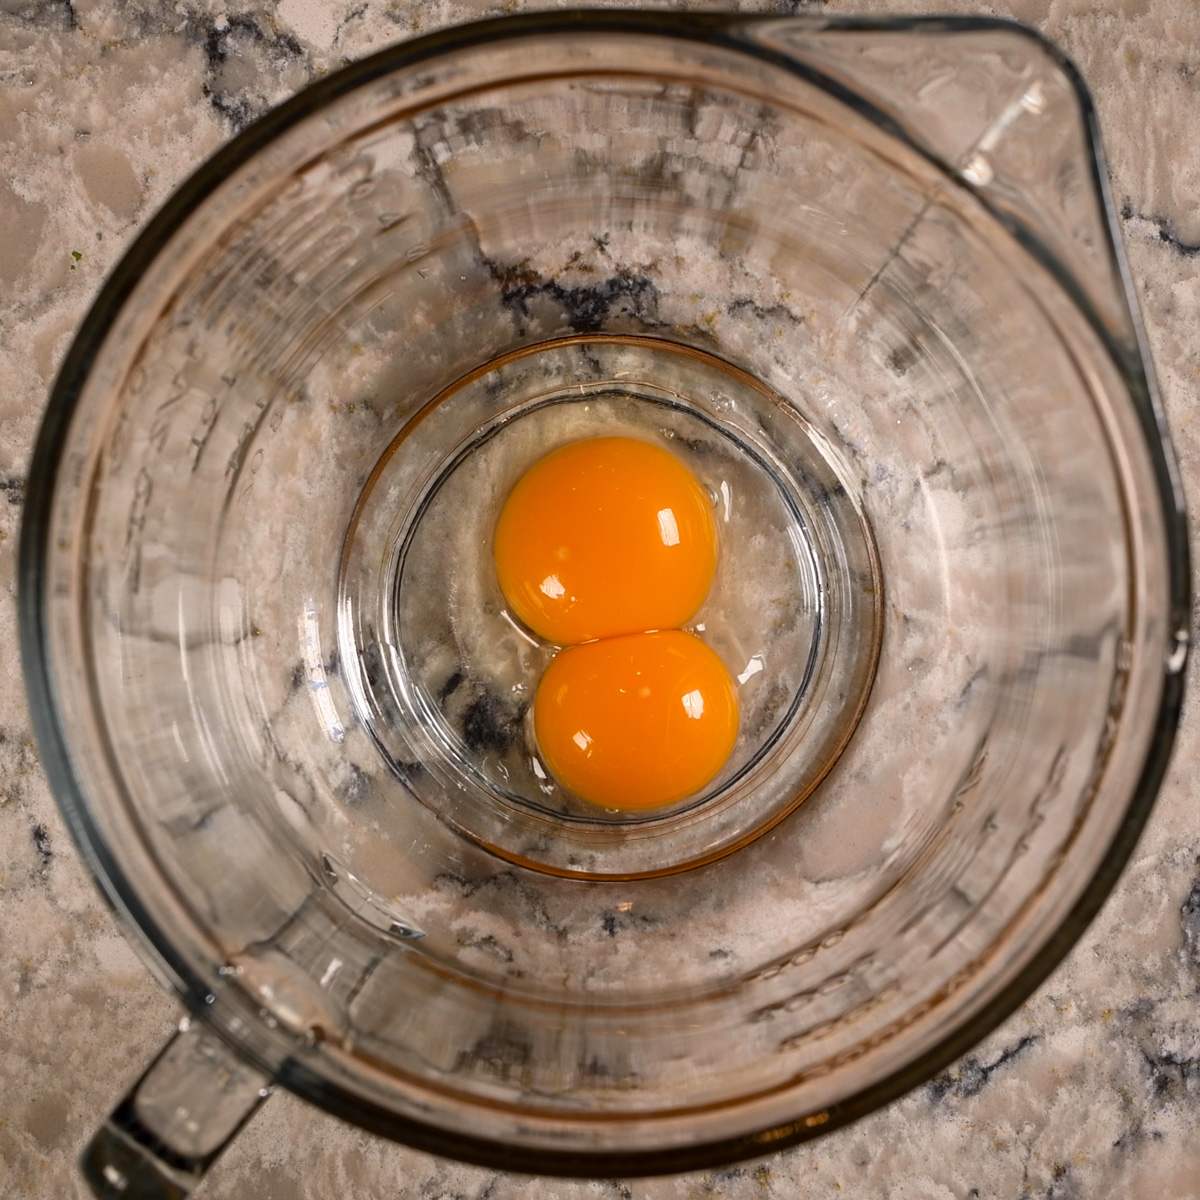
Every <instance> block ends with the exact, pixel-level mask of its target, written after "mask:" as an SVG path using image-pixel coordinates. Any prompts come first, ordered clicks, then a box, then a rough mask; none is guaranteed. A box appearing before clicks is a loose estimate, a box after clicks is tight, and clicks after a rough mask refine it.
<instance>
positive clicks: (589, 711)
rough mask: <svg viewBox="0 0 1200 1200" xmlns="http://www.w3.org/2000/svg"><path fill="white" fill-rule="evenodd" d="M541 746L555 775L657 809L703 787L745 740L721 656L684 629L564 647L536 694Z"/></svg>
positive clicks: (596, 794) (590, 793)
mask: <svg viewBox="0 0 1200 1200" xmlns="http://www.w3.org/2000/svg"><path fill="white" fill-rule="evenodd" d="M533 712H534V731H535V734H536V737H537V743H538V748H539V749H540V751H541V753H542V757H543V758H544V759H545V761H546V765H547V766H548V767H549V768H550V770H551V772H552V773H553V774H554V776H555V778H557V779H558V780H559V782H560V783H563V784H565V785H566V786H567V787H568V788H570V789H571V791H573V792H574V793H575V794H576V795H578V796H580V797H581V798H582V799H584V800H588V801H590V802H591V803H593V804H599V805H602V806H604V807H606V808H620V809H646V808H657V807H659V806H660V805H663V804H671V803H673V802H674V801H676V800H682V799H683V798H684V797H685V796H690V795H691V794H692V793H693V792H697V791H699V790H700V789H701V788H702V787H703V786H704V785H705V784H706V783H708V782H709V780H711V779H712V778H713V776H715V775H716V773H717V772H718V771H719V770H720V769H721V767H722V765H723V764H724V763H725V760H726V759H727V758H728V757H729V754H730V751H731V750H732V749H733V745H734V742H735V741H736V739H737V728H738V703H737V693H736V691H735V689H734V684H733V680H732V679H731V678H730V677H729V672H728V671H726V669H725V666H724V664H723V663H722V662H721V660H720V659H719V658H718V657H717V656H716V654H714V653H713V651H712V650H710V649H709V648H708V647H707V646H706V645H705V644H704V643H703V642H701V641H700V640H699V639H698V638H696V637H693V636H692V635H691V634H689V633H684V632H682V631H681V630H668V631H665V632H661V633H636V634H630V635H627V636H624V637H615V638H605V639H603V640H601V641H596V642H588V643H586V644H585V645H582V646H572V647H570V648H569V649H566V650H563V651H561V652H560V653H559V654H558V655H557V656H556V657H555V658H554V660H553V661H552V662H551V663H550V666H549V667H547V668H546V673H545V674H544V675H543V676H542V680H541V683H540V684H539V686H538V691H537V696H536V697H535V699H534V709H533Z"/></svg>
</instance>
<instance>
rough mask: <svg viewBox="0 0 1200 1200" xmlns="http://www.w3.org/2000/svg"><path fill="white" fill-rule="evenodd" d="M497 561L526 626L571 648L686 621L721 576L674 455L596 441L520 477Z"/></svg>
mask: <svg viewBox="0 0 1200 1200" xmlns="http://www.w3.org/2000/svg"><path fill="white" fill-rule="evenodd" d="M495 557H496V570H497V574H498V575H499V579H500V587H501V590H502V591H503V592H504V595H505V597H506V599H507V600H508V603H509V604H510V605H511V606H512V608H513V610H514V611H515V612H516V614H517V615H518V616H519V617H520V618H521V620H522V621H524V622H525V624H526V625H528V626H529V628H530V629H532V630H533V631H534V632H535V633H538V634H540V635H541V636H542V637H544V638H545V639H546V640H547V641H550V642H554V643H555V644H557V645H559V646H571V645H575V644H577V643H579V642H585V641H589V640H590V639H592V638H607V637H615V636H618V635H620V634H626V633H641V632H644V631H645V630H651V629H671V628H674V627H675V626H678V625H682V624H683V623H684V622H685V621H686V620H688V618H689V617H691V616H692V614H693V613H695V612H696V610H697V609H698V608H699V607H700V605H701V603H702V602H703V600H704V597H705V594H706V593H707V592H708V588H709V585H710V584H711V583H712V578H713V572H714V570H715V569H716V562H717V527H716V520H715V518H714V516H713V506H712V502H711V501H710V499H709V497H708V494H707V493H706V492H705V490H704V488H703V487H701V486H700V484H699V482H698V481H697V480H696V478H695V476H694V475H692V473H691V472H690V471H689V470H688V469H687V468H686V467H685V466H684V465H683V464H682V463H681V462H680V461H679V460H678V459H677V458H675V456H674V455H672V454H670V453H669V452H667V451H666V450H663V449H661V448H659V447H657V446H653V445H650V444H649V443H648V442H641V441H638V440H636V439H635V438H626V437H602V438H591V439H589V440H587V441H582V442H573V443H571V444H570V445H567V446H563V447H562V448H561V449H558V450H555V451H554V452H553V453H551V454H548V455H547V456H546V457H545V458H543V459H541V460H540V461H538V462H537V463H535V464H534V465H533V466H532V467H531V468H530V469H529V470H528V471H527V472H526V473H525V475H523V476H522V477H521V479H520V480H519V481H518V483H517V485H516V487H515V488H513V490H512V493H511V494H510V495H509V497H508V499H507V500H506V501H505V503H504V507H503V509H501V512H500V518H499V520H498V522H497V524H496V536H495Z"/></svg>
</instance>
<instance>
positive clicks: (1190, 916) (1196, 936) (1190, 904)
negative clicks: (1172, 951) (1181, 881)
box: [1179, 875, 1200, 967]
mask: <svg viewBox="0 0 1200 1200" xmlns="http://www.w3.org/2000/svg"><path fill="white" fill-rule="evenodd" d="M1179 923H1180V924H1181V925H1182V926H1183V945H1184V949H1185V950H1186V951H1187V953H1188V954H1189V955H1190V956H1191V959H1192V963H1193V964H1194V965H1195V966H1197V967H1200V875H1198V876H1197V877H1196V878H1195V879H1194V880H1193V881H1192V890H1191V891H1190V892H1188V895H1187V899H1186V900H1185V901H1184V902H1183V904H1182V905H1181V906H1180V909H1179Z"/></svg>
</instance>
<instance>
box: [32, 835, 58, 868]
mask: <svg viewBox="0 0 1200 1200" xmlns="http://www.w3.org/2000/svg"><path fill="white" fill-rule="evenodd" d="M33 846H34V849H35V850H36V851H37V854H38V859H39V862H40V864H41V865H40V866H39V867H38V874H39V875H45V874H46V872H47V871H49V870H50V860H51V859H52V858H53V857H54V850H53V848H52V847H51V845H50V831H49V830H48V829H47V828H46V827H45V825H35V826H34V827H33Z"/></svg>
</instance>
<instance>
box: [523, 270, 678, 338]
mask: <svg viewBox="0 0 1200 1200" xmlns="http://www.w3.org/2000/svg"><path fill="white" fill-rule="evenodd" d="M540 297H545V298H547V299H550V300H552V301H554V303H556V304H558V305H559V306H561V308H562V309H563V313H564V315H565V317H566V321H567V324H568V325H569V326H570V327H571V328H572V329H573V330H574V331H575V332H576V333H596V332H598V331H599V330H600V329H602V328H603V327H604V324H605V322H606V320H607V319H608V317H609V314H610V312H611V310H612V309H613V307H614V306H615V305H617V304H621V305H623V306H624V308H625V309H626V310H627V311H628V312H629V313H631V314H632V315H633V316H636V317H640V318H643V319H645V318H652V317H653V314H654V310H655V308H656V307H657V303H658V291H657V289H656V288H655V286H654V284H653V283H651V281H650V280H649V279H647V278H646V277H645V276H641V275H634V276H624V275H613V276H611V277H610V278H608V279H606V280H604V281H603V282H602V283H596V284H588V285H584V286H580V287H564V286H563V285H562V284H561V283H559V282H558V281H557V280H553V279H552V280H549V281H543V282H540V283H521V284H518V285H516V286H514V287H510V288H508V289H507V290H506V291H505V292H504V294H503V295H502V296H501V297H500V299H501V303H503V304H504V306H505V307H506V308H508V309H509V310H510V311H511V312H513V313H514V314H516V315H518V316H520V317H523V318H528V317H529V316H530V315H531V314H530V311H529V303H530V301H531V300H534V299H536V298H540Z"/></svg>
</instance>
